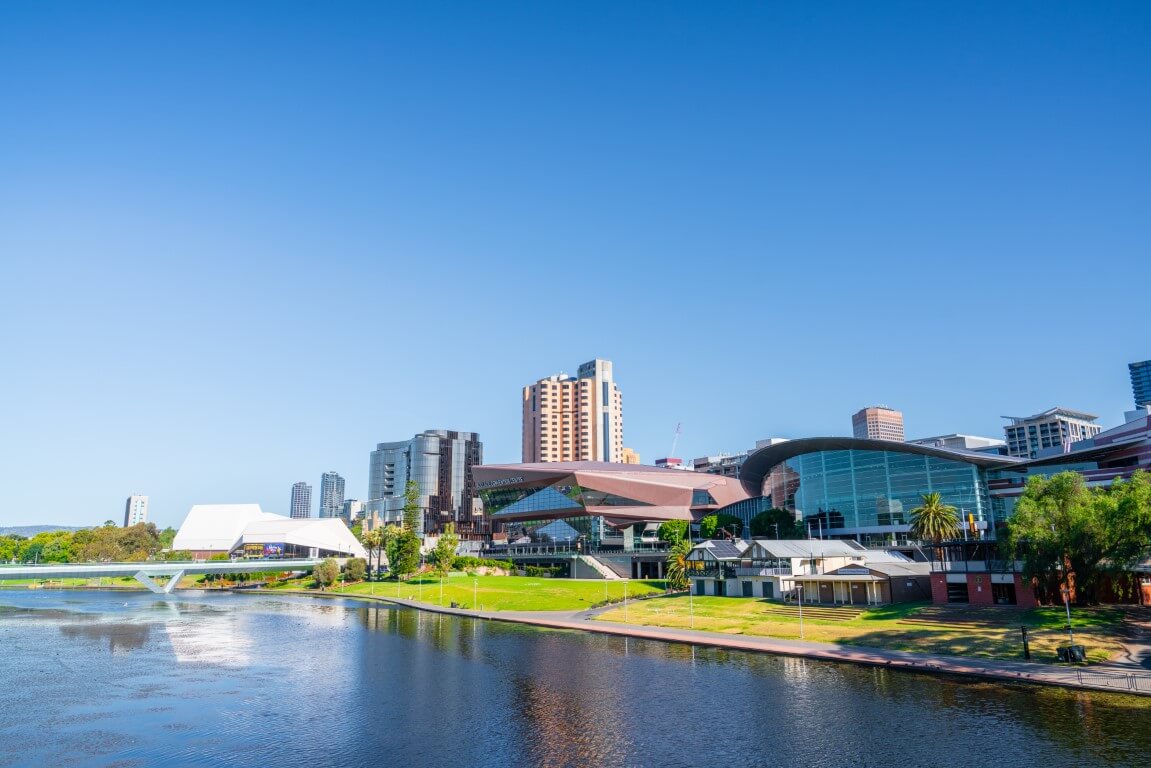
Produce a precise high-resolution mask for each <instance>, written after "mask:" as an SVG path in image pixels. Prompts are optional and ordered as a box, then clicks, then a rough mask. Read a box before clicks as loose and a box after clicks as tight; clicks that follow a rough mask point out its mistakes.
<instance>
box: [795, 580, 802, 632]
mask: <svg viewBox="0 0 1151 768" xmlns="http://www.w3.org/2000/svg"><path fill="white" fill-rule="evenodd" d="M795 589H796V592H797V594H798V595H799V639H800V640H802V639H803V585H802V584H796V585H795Z"/></svg>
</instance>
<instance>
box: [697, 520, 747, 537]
mask: <svg viewBox="0 0 1151 768" xmlns="http://www.w3.org/2000/svg"><path fill="white" fill-rule="evenodd" d="M742 531H743V521H742V520H740V519H739V518H738V517H736V516H735V515H720V514H715V515H708V516H707V517H705V518H703V519H702V520H700V521H699V535H700V538H704V539H714V538H728V537H729V536H730V537H737V536H739V535H740V533H741V532H742Z"/></svg>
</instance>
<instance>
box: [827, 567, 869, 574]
mask: <svg viewBox="0 0 1151 768" xmlns="http://www.w3.org/2000/svg"><path fill="white" fill-rule="evenodd" d="M870 574H871V571H869V570H867V569H866V568H840V569H839V570H838V571H836V572H835V575H837V576H868V575H870Z"/></svg>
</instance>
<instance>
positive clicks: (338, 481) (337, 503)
mask: <svg viewBox="0 0 1151 768" xmlns="http://www.w3.org/2000/svg"><path fill="white" fill-rule="evenodd" d="M343 508H344V478H342V477H340V476H339V474H338V473H336V472H335V471H332V472H325V473H324V474H323V475H322V476H321V477H320V517H339V516H340V512H341V511H342V510H343Z"/></svg>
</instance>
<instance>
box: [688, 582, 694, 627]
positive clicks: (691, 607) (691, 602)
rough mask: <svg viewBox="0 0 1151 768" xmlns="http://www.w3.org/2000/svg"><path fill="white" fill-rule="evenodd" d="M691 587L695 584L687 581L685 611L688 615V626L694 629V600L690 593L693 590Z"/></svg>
mask: <svg viewBox="0 0 1151 768" xmlns="http://www.w3.org/2000/svg"><path fill="white" fill-rule="evenodd" d="M693 587H695V584H693V583H691V581H688V585H687V613H688V617H689V618H688V622H689V624H688V626H690V627H691V628H692V629H695V602H694V600H693V598H692V593H694V592H695V589H693Z"/></svg>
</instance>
